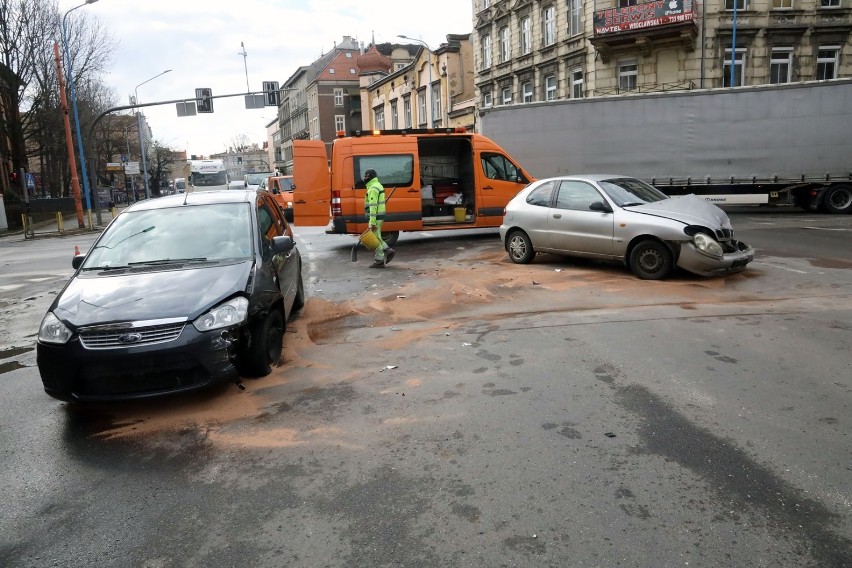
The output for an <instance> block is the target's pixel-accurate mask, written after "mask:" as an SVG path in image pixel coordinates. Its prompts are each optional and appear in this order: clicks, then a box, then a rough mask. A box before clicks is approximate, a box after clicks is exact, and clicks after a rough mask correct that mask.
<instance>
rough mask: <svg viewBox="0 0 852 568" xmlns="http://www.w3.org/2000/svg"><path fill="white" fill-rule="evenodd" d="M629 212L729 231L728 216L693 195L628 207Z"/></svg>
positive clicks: (729, 221)
mask: <svg viewBox="0 0 852 568" xmlns="http://www.w3.org/2000/svg"><path fill="white" fill-rule="evenodd" d="M628 209H629V210H630V211H635V212H637V213H647V214H649V215H657V216H660V217H668V218H669V219H674V220H675V221H680V222H681V223H684V224H686V225H705V226H707V227H708V228H710V229H713V230H715V229H730V228H731V220H730V219H729V218H728V214H727V213H725V212H724V211H722V209H720V208H719V207H717V206H716V205H713V204H712V203H710V202H709V201H707V200H705V199H703V198H701V197H698V196H697V195H694V194H691V193H690V194H689V195H683V196H679V197H670V198H669V199H663V200H661V201H655V202H653V203H646V204H644V205H637V206H635V207H629V208H628Z"/></svg>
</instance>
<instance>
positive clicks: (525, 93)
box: [521, 83, 533, 103]
mask: <svg viewBox="0 0 852 568" xmlns="http://www.w3.org/2000/svg"><path fill="white" fill-rule="evenodd" d="M521 100H522V101H523V102H525V103H531V102H533V88H532V83H524V84H523V85H521Z"/></svg>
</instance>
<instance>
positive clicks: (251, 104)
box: [246, 95, 266, 108]
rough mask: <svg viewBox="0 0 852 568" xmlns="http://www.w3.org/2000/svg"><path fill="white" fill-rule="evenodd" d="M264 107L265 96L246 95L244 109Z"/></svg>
mask: <svg viewBox="0 0 852 568" xmlns="http://www.w3.org/2000/svg"><path fill="white" fill-rule="evenodd" d="M264 106H266V95H246V108H263V107H264Z"/></svg>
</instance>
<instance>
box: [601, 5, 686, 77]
mask: <svg viewBox="0 0 852 568" xmlns="http://www.w3.org/2000/svg"><path fill="white" fill-rule="evenodd" d="M700 8H701V6H700V4H699V3H698V2H697V0H653V1H651V2H643V3H641V4H636V5H635V6H624V7H622V8H609V9H606V10H598V11H596V12H595V17H594V26H595V33H594V37H592V39H591V42H592V45H594V46H595V49H597V51H598V52H599V53H600V54H601V59H602V61H603V62H604V63H608V62H609V58H610V56H611V54H612V52H613V51H616V50H618V51H631V50H634V49H636V50H639V51H640V52H641V54H642V55H646V56H647V55H650V54H651V49H652V48H654V47H656V46H662V45H666V46H671V45H672V44H675V45H678V44H679V45H681V46H682V47H683V48H684V49H686V50H687V51H692V50H693V49H695V38H696V37H697V36H698V21H699V20H700V19H701V14H700Z"/></svg>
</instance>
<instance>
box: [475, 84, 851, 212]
mask: <svg viewBox="0 0 852 568" xmlns="http://www.w3.org/2000/svg"><path fill="white" fill-rule="evenodd" d="M479 130H480V131H481V132H482V134H485V135H486V136H488V137H489V138H491V139H493V140H494V141H495V142H497V143H498V144H500V145H501V146H502V147H503V148H505V149H506V150H507V151H508V152H509V153H510V154H511V155H512V156H514V157H515V158H517V159H518V161H519V163H521V164H523V166H524V167H525V168H526V169H527V171H529V172H530V173H531V174H532V175H534V176H536V177H538V178H543V177H551V176H557V175H563V174H581V173H607V174H623V175H629V176H633V177H637V178H640V179H642V180H644V181H647V182H648V183H650V184H652V185H654V186H656V187H657V188H659V189H660V190H661V191H663V192H664V193H667V194H669V195H684V194H689V193H694V194H696V195H700V196H703V197H705V199H708V200H710V201H713V202H714V203H716V204H717V205H732V204H772V205H780V204H785V205H798V206H801V207H804V208H806V209H810V210H823V211H828V212H831V213H850V212H852V79H838V80H832V81H819V82H816V81H814V82H804V83H793V84H785V85H761V86H748V87H737V88H725V89H702V90H690V91H678V92H667V93H653V94H634V95H619V96H608V97H595V98H586V99H572V100H560V101H550V102H540V103H529V104H523V105H507V106H500V107H493V108H488V109H483V110H481V111H480V128H479Z"/></svg>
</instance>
